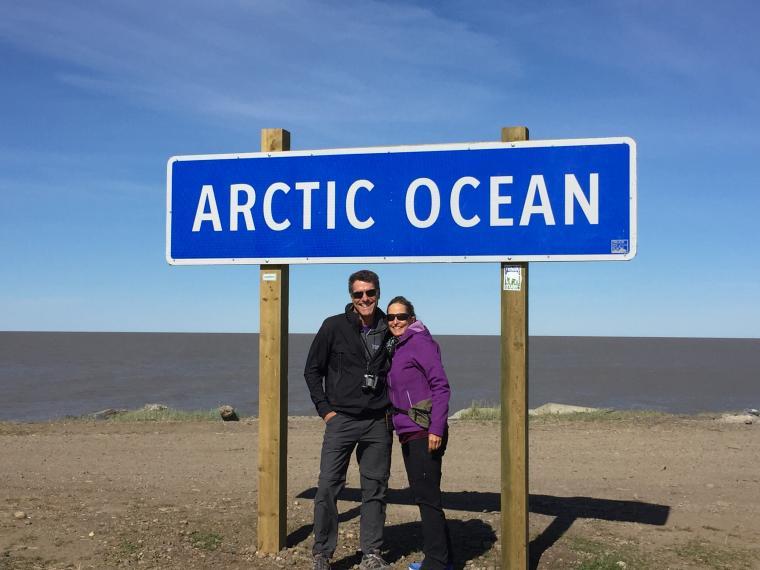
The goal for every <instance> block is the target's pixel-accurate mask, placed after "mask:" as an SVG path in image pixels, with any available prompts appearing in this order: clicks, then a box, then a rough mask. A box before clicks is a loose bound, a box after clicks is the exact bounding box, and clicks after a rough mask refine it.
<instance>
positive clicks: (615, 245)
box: [610, 239, 628, 253]
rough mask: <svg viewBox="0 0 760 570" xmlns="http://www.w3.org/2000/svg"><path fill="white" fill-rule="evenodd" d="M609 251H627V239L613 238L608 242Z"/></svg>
mask: <svg viewBox="0 0 760 570" xmlns="http://www.w3.org/2000/svg"><path fill="white" fill-rule="evenodd" d="M610 252H611V253H628V240H627V239H613V240H612V241H611V242H610Z"/></svg>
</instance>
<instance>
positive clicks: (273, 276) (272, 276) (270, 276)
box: [261, 273, 277, 281]
mask: <svg viewBox="0 0 760 570" xmlns="http://www.w3.org/2000/svg"><path fill="white" fill-rule="evenodd" d="M261 278H262V279H263V280H264V281H277V274H276V273H264V274H263V275H262V277H261Z"/></svg>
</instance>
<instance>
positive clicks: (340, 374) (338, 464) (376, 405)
mask: <svg viewBox="0 0 760 570" xmlns="http://www.w3.org/2000/svg"><path fill="white" fill-rule="evenodd" d="M348 292H349V294H350V295H351V302H350V303H349V304H348V305H347V306H346V309H345V311H344V312H343V313H341V314H338V315H335V316H332V317H329V318H327V319H326V320H325V321H324V323H322V327H321V328H320V329H319V332H317V336H315V337H314V341H313V342H312V344H311V348H310V349H309V356H308V357H307V359H306V367H305V370H304V377H305V378H306V383H307V384H308V386H309V392H310V393H311V400H312V401H313V402H314V405H315V406H316V408H317V413H318V414H319V415H320V417H322V419H323V420H324V421H325V424H326V425H325V435H324V440H323V442H322V457H321V460H320V466H319V485H318V489H317V495H316V497H315V498H314V548H313V554H314V570H329V568H330V558H331V557H332V555H333V553H334V552H335V548H336V546H337V541H338V507H337V501H338V494H339V493H340V492H341V490H342V489H343V487H344V486H345V484H346V471H347V470H348V462H349V460H350V458H351V453H352V452H353V450H354V448H356V459H357V461H358V462H359V473H360V476H361V488H362V506H361V520H360V545H361V549H362V553H363V556H362V561H361V564H360V566H359V568H361V569H362V570H385V569H389V568H390V565H388V563H387V562H385V560H383V559H382V557H381V556H380V549H381V548H382V545H383V527H384V526H385V503H386V493H387V490H388V477H389V476H390V466H391V434H390V432H389V431H388V427H387V424H386V420H385V414H386V410H387V408H388V407H389V405H390V401H389V400H388V394H387V390H386V386H385V376H386V373H387V369H388V357H387V353H386V351H385V347H384V343H385V340H386V336H387V332H388V325H387V323H386V320H385V314H384V313H383V312H382V311H381V310H380V309H379V308H378V306H377V302H378V300H379V299H380V279H379V278H378V276H377V274H376V273H374V272H372V271H369V270H362V271H357V272H356V273H353V274H352V275H351V276H350V277H349V278H348Z"/></svg>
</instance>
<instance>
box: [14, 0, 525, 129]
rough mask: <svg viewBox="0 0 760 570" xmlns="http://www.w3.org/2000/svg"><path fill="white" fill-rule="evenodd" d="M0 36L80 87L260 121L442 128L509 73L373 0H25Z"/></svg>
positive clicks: (475, 42)
mask: <svg viewBox="0 0 760 570" xmlns="http://www.w3.org/2000/svg"><path fill="white" fill-rule="evenodd" d="M0 37H2V38H5V40H6V41H9V42H11V43H12V44H14V45H15V46H16V47H17V48H19V49H21V50H26V51H31V52H34V53H37V54H41V55H43V56H45V57H48V58H52V59H53V60H55V61H58V62H59V65H61V69H60V70H59V71H58V72H57V77H58V78H59V79H60V80H61V81H62V82H65V83H67V84H69V85H73V86H76V87H78V88H81V89H85V90H88V91H97V92H101V93H108V94H109V95H112V96H114V97H123V98H127V99H130V100H133V101H136V102H138V103H139V104H142V105H148V106H153V107H160V108H167V107H175V108H179V109H180V110H189V111H192V112H194V113H201V114H204V113H205V114H209V115H228V116H239V117H241V118H250V117H255V118H262V119H263V118H266V119H267V120H283V119H287V120H302V121H309V120H320V121H324V120H326V119H327V120H335V121H345V120H349V119H354V120H361V118H362V117H367V116H378V115H383V117H384V119H385V120H388V119H390V120H393V118H394V116H396V117H397V118H398V119H399V120H401V119H402V118H404V117H416V118H419V119H436V118H438V119H444V118H447V117H450V115H451V113H457V112H460V111H461V110H462V107H463V106H462V105H459V106H454V105H452V104H451V102H452V101H460V102H462V103H463V104H465V105H464V106H465V108H466V105H467V104H470V105H484V104H487V103H490V102H492V101H493V99H494V95H493V93H492V92H491V91H490V90H488V89H485V88H483V87H482V86H483V85H485V84H488V82H489V80H490V79H493V78H495V77H503V76H504V75H505V74H509V73H515V72H516V70H517V69H518V65H517V63H516V61H515V60H514V59H513V58H512V57H511V56H510V55H509V54H508V53H504V51H503V50H501V49H499V46H498V44H497V43H496V42H495V41H494V40H493V39H492V38H490V37H488V36H487V35H485V34H480V33H477V32H475V31H473V30H472V29H469V28H468V27H467V26H465V25H462V24H458V23H456V22H451V21H449V20H446V19H442V18H439V17H437V16H435V15H434V14H432V13H431V12H430V11H428V10H424V9H421V8H416V7H406V8H405V7H403V6H395V7H390V6H387V5H385V4H381V3H378V2H373V1H370V0H362V1H356V2H351V3H331V2H312V1H307V0H300V1H294V2H273V3H259V2H256V3H252V2H237V3H224V4H216V3H215V4H211V3H205V2H195V3H192V2H191V3H185V2H183V3H174V4H168V3H161V4H153V3H151V4H149V3H145V2H136V3H134V4H129V5H121V6H115V5H114V4H113V3H93V2H66V3H61V2H54V1H50V2H28V3H18V4H16V5H14V6H13V7H11V8H10V9H9V10H8V11H7V12H6V14H4V18H3V19H2V21H1V22H0ZM489 54H490V55H495V54H498V57H493V60H492V61H490V62H489V63H488V65H485V66H484V65H483V60H484V58H486V57H488V56H489ZM399 109H403V113H401V112H399V111H398V110H399ZM316 118H318V119H316Z"/></svg>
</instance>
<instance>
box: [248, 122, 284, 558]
mask: <svg viewBox="0 0 760 570" xmlns="http://www.w3.org/2000/svg"><path fill="white" fill-rule="evenodd" d="M261 150H262V152H274V151H282V150H290V133H289V132H288V131H286V130H284V129H262V130H261ZM289 276H290V267H289V266H288V265H262V266H260V269H259V311H260V317H259V318H260V326H259V512H258V531H257V533H256V544H257V548H258V549H259V550H261V551H263V552H270V553H272V552H278V551H279V550H281V549H282V548H284V547H285V539H286V538H287V512H288V510H287V506H286V495H287V489H288V479H287V459H288V304H289Z"/></svg>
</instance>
